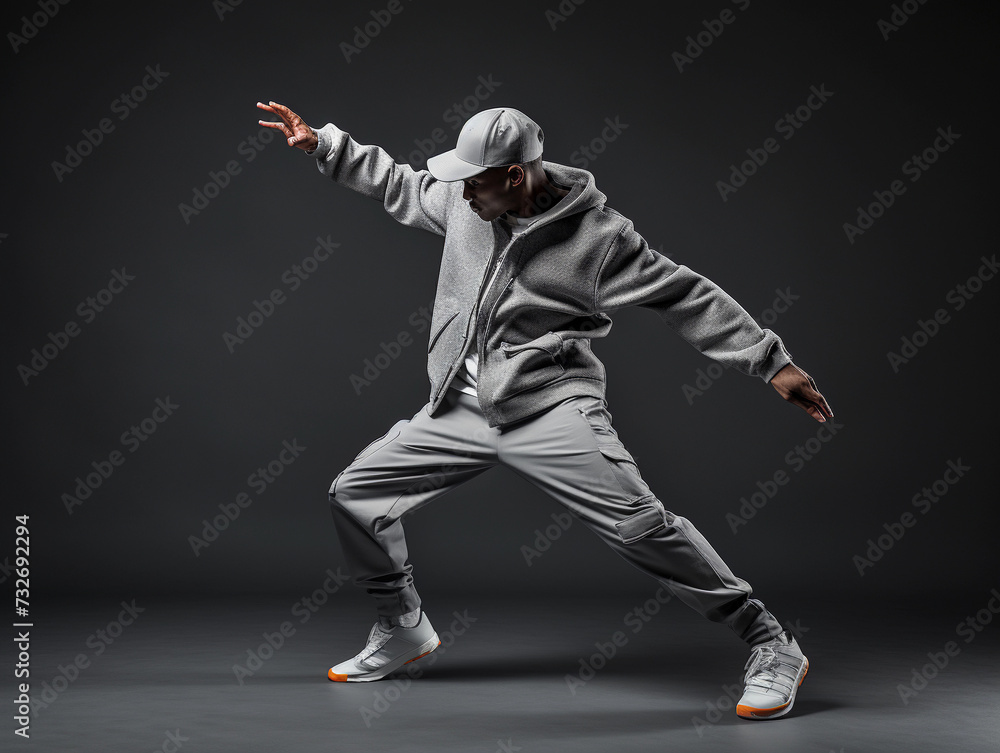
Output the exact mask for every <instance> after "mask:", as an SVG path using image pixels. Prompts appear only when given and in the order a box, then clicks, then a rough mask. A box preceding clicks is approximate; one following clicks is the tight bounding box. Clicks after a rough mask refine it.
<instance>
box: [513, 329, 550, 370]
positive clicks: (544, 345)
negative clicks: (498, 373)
mask: <svg viewBox="0 0 1000 753" xmlns="http://www.w3.org/2000/svg"><path fill="white" fill-rule="evenodd" d="M562 349H563V339H562V335H560V334H559V333H558V332H546V333H545V334H544V335H542V336H541V337H536V338H535V339H534V340H531V341H529V342H526V343H521V344H520V345H511V344H510V343H506V342H502V343H500V350H501V351H503V354H504V355H505V356H507V358H513V357H514V356H516V355H517V354H518V353H523V352H524V351H526V350H542V351H545V352H546V353H548V354H549V355H550V356H552V358H553V359H554V360H555V359H556V357H557V356H558V355H559V354H560V353H561V352H562ZM560 365H561V364H560Z"/></svg>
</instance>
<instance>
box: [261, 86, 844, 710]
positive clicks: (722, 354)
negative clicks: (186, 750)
mask: <svg viewBox="0 0 1000 753" xmlns="http://www.w3.org/2000/svg"><path fill="white" fill-rule="evenodd" d="M257 106H258V107H259V108H261V109H263V110H266V111H267V112H270V113H273V114H275V115H277V116H278V117H279V118H280V119H281V120H280V122H265V121H263V120H262V121H260V123H261V125H265V126H269V127H272V128H277V129H279V130H281V131H282V132H283V133H284V135H285V137H286V139H287V141H288V144H289V145H291V146H294V147H297V148H299V149H302V150H303V151H305V152H306V153H307V154H309V155H311V156H313V157H314V158H315V159H316V164H317V166H318V168H319V171H320V172H321V173H322V174H323V175H326V176H327V177H329V178H332V179H333V180H335V181H336V182H337V183H340V184H341V185H343V186H346V187H348V188H351V189H353V190H355V191H358V192H360V193H362V194H364V195H366V196H369V197H371V198H373V199H377V200H379V201H381V202H382V203H383V205H384V206H385V209H386V211H387V212H388V213H389V214H390V215H391V216H392V217H393V218H394V219H396V220H397V221H398V222H401V223H403V224H404V225H409V226H411V227H417V228H422V229H424V230H428V231H430V232H432V233H436V234H438V235H442V236H444V238H445V241H444V252H443V255H442V259H441V266H440V273H439V278H438V286H437V294H436V297H435V301H434V311H433V314H432V322H431V327H430V338H429V343H428V348H427V353H428V362H427V373H428V376H429V378H430V382H431V392H430V400H429V402H428V403H427V404H426V405H425V406H424V407H423V408H422V409H421V410H420V411H418V412H417V413H416V414H415V415H414V416H413V417H412V418H411V419H402V420H400V421H397V422H396V423H395V424H394V425H393V426H392V427H390V429H389V431H388V432H386V433H385V434H384V435H383V436H381V437H379V438H378V439H376V440H375V441H373V442H372V443H371V444H369V445H368V446H367V447H365V448H364V449H363V450H362V451H361V452H360V453H359V454H358V455H357V457H355V459H354V460H353V461H352V462H351V464H350V465H348V467H347V468H345V469H344V470H343V471H342V472H341V473H340V474H339V475H338V476H337V477H336V479H335V480H334V482H333V484H332V486H331V488H330V493H329V496H330V501H331V507H332V511H333V516H334V519H335V521H336V524H337V532H338V536H339V538H340V542H341V545H342V547H343V550H344V556H345V557H346V558H347V560H348V564H349V566H350V568H351V571H352V574H353V576H354V580H355V582H356V583H357V584H358V585H360V586H362V587H364V588H365V589H366V590H367V592H368V593H369V594H370V595H371V596H372V597H373V598H374V599H375V604H376V609H377V613H378V621H377V622H376V623H375V625H374V626H373V627H372V629H371V632H370V633H369V636H368V644H367V645H366V647H365V648H364V649H363V650H362V651H361V652H360V653H359V654H357V655H356V656H354V657H353V658H351V659H349V660H347V661H344V662H342V663H340V664H338V665H336V666H334V667H332V668H330V670H329V672H328V677H329V678H330V679H331V680H334V681H339V682H366V681H370V680H378V679H381V678H382V677H385V676H386V675H387V674H389V673H390V672H392V671H394V670H395V669H397V668H399V667H401V666H402V665H404V664H406V663H408V662H410V661H414V660H416V659H418V658H420V657H421V656H424V655H426V654H428V653H430V652H431V651H433V650H434V649H435V648H437V646H438V645H439V643H440V641H439V640H438V636H437V633H436V632H435V631H434V628H433V627H432V626H431V623H430V620H429V618H428V616H427V614H426V613H425V612H424V611H423V610H422V609H421V601H420V598H419V596H418V595H417V592H416V589H415V588H414V586H413V578H412V576H411V569H412V568H411V566H410V564H409V563H408V558H407V550H406V542H405V539H404V536H403V527H402V522H401V520H402V518H403V516H404V515H405V514H407V513H409V512H413V511H415V510H416V509H418V508H419V507H422V506H423V505H424V504H426V503H427V502H429V501H430V500H432V499H434V498H436V497H439V496H441V495H442V494H445V493H446V492H448V491H449V490H451V489H454V488H455V487H457V486H459V485H460V484H462V483H463V482H465V481H468V480H469V479H471V478H473V477H475V476H477V475H478V474H480V473H482V472H483V471H485V470H488V469H489V468H492V467H493V466H495V465H498V464H500V465H505V466H507V467H509V468H511V469H513V470H514V471H515V472H517V473H518V474H520V475H521V476H524V477H525V478H527V479H528V480H530V481H531V482H532V483H533V484H535V485H536V486H537V487H539V488H540V489H542V490H543V491H545V492H546V493H548V494H549V495H551V496H552V497H553V498H555V499H556V500H557V501H559V502H560V503H561V504H563V505H565V506H566V507H567V508H569V509H570V510H572V511H573V512H574V513H575V514H576V515H577V516H578V517H580V518H581V519H582V520H583V521H584V522H585V523H586V524H587V525H588V526H589V527H590V528H591V529H592V530H593V531H594V532H595V533H596V534H597V535H598V536H599V537H600V538H602V539H603V540H604V541H605V542H606V543H608V544H609V545H610V546H612V547H613V548H614V549H615V551H617V552H618V553H619V554H620V555H621V556H622V557H624V558H625V559H626V560H627V561H628V562H630V563H631V564H633V565H634V566H635V567H637V568H639V569H640V570H642V571H643V572H645V573H647V574H649V575H650V576H652V577H654V578H656V579H657V580H659V581H660V582H661V583H663V584H664V585H666V586H667V587H668V588H669V589H670V590H671V592H672V593H674V594H676V595H677V596H678V597H679V598H680V599H681V600H682V601H684V602H685V603H686V604H688V605H689V606H690V607H692V608H693V609H695V610H697V611H698V612H699V613H701V614H703V615H704V616H705V617H707V618H708V619H709V620H712V621H714V622H720V623H722V624H725V625H728V626H729V627H730V628H731V629H732V630H733V631H734V632H735V633H736V634H737V635H738V636H739V637H740V638H742V639H743V640H745V641H746V642H747V643H748V644H749V645H750V647H751V655H750V659H749V660H748V662H747V664H746V667H744V669H746V675H745V678H744V679H745V683H746V691H745V693H744V695H743V697H742V698H741V699H740V702H739V704H738V707H737V713H738V714H739V715H740V716H741V717H744V718H747V719H761V718H774V717H778V716H782V715H783V714H786V713H787V712H788V711H789V710H790V709H791V707H792V703H793V701H794V699H795V693H796V690H797V689H798V686H799V684H800V683H801V682H802V678H803V677H804V676H805V673H806V671H807V669H808V661H807V660H806V657H805V656H804V655H803V654H802V651H801V650H800V649H799V646H798V644H797V642H796V640H795V638H794V637H793V636H791V635H790V634H789V633H787V632H785V631H783V630H782V628H781V626H780V623H779V622H778V621H777V620H776V619H775V618H774V616H773V615H772V614H771V613H770V612H769V611H768V610H767V609H765V608H764V605H763V604H762V603H761V602H760V601H758V600H756V599H751V598H749V596H750V594H751V593H752V589H751V588H750V585H749V584H748V583H747V582H746V581H744V580H742V579H740V578H737V577H736V576H735V575H733V573H732V571H731V570H730V569H729V567H728V566H727V565H726V564H725V562H723V561H722V559H721V557H719V555H718V554H717V553H716V551H715V550H714V549H713V548H712V546H711V545H710V544H709V543H708V541H706V540H705V538H704V537H703V536H702V535H701V534H700V533H699V532H698V530H697V529H696V528H695V527H694V526H693V525H692V524H691V522H690V521H689V520H687V519H686V518H684V517H681V516H680V515H678V514H676V513H674V512H672V511H670V510H668V509H667V508H665V507H664V505H663V504H662V502H661V501H660V500H659V499H658V498H657V496H656V495H655V494H654V493H653V492H652V490H651V489H650V488H649V486H648V485H647V484H646V482H645V481H644V480H643V478H642V476H641V475H640V473H639V469H638V467H637V466H636V463H635V459H634V458H633V457H632V455H631V454H630V453H629V451H628V450H627V449H626V448H625V446H624V445H623V444H622V442H621V440H620V439H619V438H618V434H617V432H616V431H615V429H614V428H612V426H611V414H610V413H609V412H608V406H607V402H606V400H605V370H604V366H603V364H602V363H601V362H600V360H598V358H597V357H596V356H595V355H594V353H593V351H592V349H591V340H592V339H594V338H599V337H604V336H605V335H607V334H608V332H609V330H610V329H611V324H612V322H611V318H610V316H608V312H611V311H614V310H617V309H620V308H624V307H626V306H644V307H647V308H651V309H652V310H654V311H656V313H657V314H659V315H660V316H661V317H662V318H663V319H664V321H665V322H666V323H667V325H668V326H669V327H670V328H671V329H673V330H674V331H675V332H677V334H679V335H680V336H681V337H682V338H684V339H685V340H687V341H688V342H689V343H690V344H691V345H693V346H694V347H696V348H697V349H698V350H699V351H701V352H702V353H704V354H706V355H708V356H709V357H711V358H714V359H715V360H717V361H720V362H722V363H724V364H728V365H730V366H733V367H735V368H737V369H739V370H740V371H742V372H744V373H746V374H749V375H753V376H758V377H760V378H762V379H764V380H765V381H767V382H770V384H772V385H773V386H774V388H775V389H776V390H777V391H778V393H779V394H780V395H781V396H782V397H783V398H785V399H786V400H788V401H790V402H792V403H793V404H795V405H798V406H799V407H801V408H803V409H804V410H806V411H807V412H808V413H809V414H810V415H811V416H812V417H813V418H814V419H816V420H817V421H820V422H822V421H825V420H826V417H827V416H829V417H833V412H832V411H831V410H830V406H829V405H828V404H827V402H826V399H825V398H824V397H823V396H822V395H821V394H820V393H819V391H818V389H817V387H816V383H815V382H814V381H813V380H812V378H811V377H810V376H809V375H808V374H806V373H805V372H804V371H802V370H801V369H800V368H798V366H796V365H794V364H792V363H791V355H790V354H789V353H788V351H786V350H785V347H784V345H783V343H782V341H781V339H780V338H779V337H778V336H777V335H776V334H775V333H773V332H771V331H770V330H766V329H765V330H762V329H761V328H760V327H759V326H758V325H757V324H756V322H754V320H753V319H752V318H751V317H750V316H749V315H748V314H747V312H746V311H745V310H743V308H741V307H740V306H739V304H737V303H736V301H735V300H733V299H732V298H731V297H730V296H729V295H728V294H726V293H725V292H724V291H723V290H722V289H721V288H719V287H718V286H717V285H715V284H714V283H713V282H711V281H710V280H708V279H706V278H704V277H702V276H701V275H698V274H697V273H695V272H693V271H692V270H691V269H689V268H688V267H686V266H683V265H677V264H675V263H674V262H672V261H670V260H669V259H667V258H666V257H664V256H663V255H661V254H658V253H657V252H656V251H654V250H653V249H651V248H650V247H649V246H648V244H647V243H646V241H645V240H644V239H643V238H642V237H641V236H640V235H639V234H638V233H636V232H635V230H634V229H633V225H632V222H631V221H629V220H628V219H626V218H625V217H623V216H622V215H621V214H619V213H618V212H616V211H615V210H613V209H611V208H610V207H608V206H607V205H606V203H605V200H606V197H605V196H604V194H603V193H601V192H600V191H598V190H597V187H596V185H595V183H594V176H593V175H592V174H591V173H589V172H587V171H585V170H580V169H577V168H573V167H568V166H565V165H560V164H556V163H552V162H547V161H543V160H542V142H543V139H544V136H543V133H542V130H541V129H540V128H539V126H538V124H537V123H535V122H534V121H533V120H531V119H530V118H528V117H527V116H526V115H525V114H524V113H522V112H520V111H518V110H515V109H513V108H504V107H498V108H492V109H489V110H484V111H482V112H479V113H477V114H476V115H474V116H472V117H471V118H470V119H469V120H468V122H466V123H465V125H464V126H463V128H462V131H461V133H460V134H459V137H458V143H457V146H456V148H455V149H452V150H451V151H448V152H445V153H444V154H440V155H437V156H435V157H432V158H430V159H429V160H428V162H427V170H413V169H412V168H411V167H410V166H408V165H399V164H395V163H394V162H393V160H392V159H391V158H390V156H389V155H388V154H387V153H386V152H385V151H384V150H383V149H381V148H380V147H378V146H370V145H362V144H359V143H358V142H357V141H355V140H354V139H353V138H351V136H350V134H348V133H346V132H345V131H343V130H341V129H340V128H338V127H337V126H335V125H334V124H332V123H328V124H327V125H325V126H324V127H322V128H320V129H319V130H315V129H313V128H310V127H309V126H308V125H306V124H305V123H304V122H303V121H302V119H301V118H300V117H299V116H298V115H296V114H295V113H294V112H292V111H291V110H289V109H288V108H287V107H285V106H284V105H280V104H276V103H274V102H271V103H270V104H268V105H265V104H262V103H260V102H258V103H257ZM649 351H650V349H649V348H646V349H644V350H643V351H642V352H640V353H637V354H636V357H637V359H639V360H641V361H642V362H644V363H646V364H648V363H649V362H650V360H649V355H648V353H649Z"/></svg>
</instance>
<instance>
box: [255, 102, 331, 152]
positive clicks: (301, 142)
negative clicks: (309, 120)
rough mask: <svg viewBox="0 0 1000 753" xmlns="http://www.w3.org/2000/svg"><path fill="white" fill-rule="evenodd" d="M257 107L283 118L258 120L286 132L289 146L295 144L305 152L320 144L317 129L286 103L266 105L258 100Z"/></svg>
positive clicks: (269, 126)
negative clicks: (277, 121)
mask: <svg viewBox="0 0 1000 753" xmlns="http://www.w3.org/2000/svg"><path fill="white" fill-rule="evenodd" d="M257 107H259V108H260V109H261V110H267V112H269V113H272V114H274V115H277V116H278V117H279V118H281V122H280V123H275V122H272V121H267V120H258V121H257V122H258V123H260V124H261V125H262V126H267V127H268V128H277V129H278V130H279V131H281V132H282V133H283V134H285V140H286V141H288V145H289V146H294V147H296V148H298V149H301V150H302V151H304V152H311V151H313V150H314V149H315V148H316V146H317V145H318V144H319V139H318V138H317V137H316V131H314V130H313V129H312V128H310V127H309V126H308V125H306V124H305V122H304V121H303V120H302V118H300V117H299V116H298V115H296V114H295V113H294V112H292V111H291V110H289V109H288V108H287V107H285V106H284V105H279V104H278V103H277V102H269V103H268V104H266V105H265V104H264V103H263V102H258V103H257Z"/></svg>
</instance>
